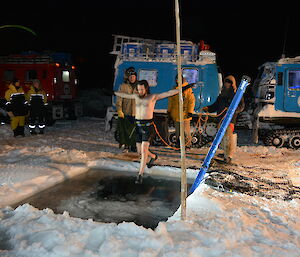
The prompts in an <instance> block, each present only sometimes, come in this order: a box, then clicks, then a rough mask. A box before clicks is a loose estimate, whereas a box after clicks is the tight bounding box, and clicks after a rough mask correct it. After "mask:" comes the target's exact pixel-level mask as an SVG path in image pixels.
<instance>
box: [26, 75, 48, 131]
mask: <svg viewBox="0 0 300 257" xmlns="http://www.w3.org/2000/svg"><path fill="white" fill-rule="evenodd" d="M26 99H27V101H28V103H29V132H30V134H31V135H35V134H36V131H35V128H36V125H38V127H39V134H44V128H45V126H46V120H45V119H46V108H45V105H46V104H47V95H46V92H45V91H44V90H43V88H42V86H41V83H40V81H39V80H38V79H34V80H33V81H32V86H31V87H30V90H29V91H28V92H27V94H26Z"/></svg>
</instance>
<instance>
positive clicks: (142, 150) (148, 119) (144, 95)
mask: <svg viewBox="0 0 300 257" xmlns="http://www.w3.org/2000/svg"><path fill="white" fill-rule="evenodd" d="M137 90H138V94H126V93H121V92H115V95H117V96H119V97H122V98H127V99H134V100H135V118H136V134H137V138H136V143H137V144H136V145H137V150H138V153H139V154H140V155H141V163H140V169H139V174H138V176H137V179H136V181H135V183H136V184H142V181H143V174H144V170H145V167H146V164H147V160H148V157H150V161H149V162H148V164H147V166H148V168H150V167H152V165H153V162H154V161H155V160H156V159H157V155H156V154H154V153H151V152H150V151H149V145H150V142H149V138H150V135H151V131H152V130H153V111H154V107H155V103H156V101H157V100H161V99H163V98H166V97H170V96H173V95H176V94H178V93H179V90H178V89H173V90H169V91H167V92H163V93H160V94H150V89H149V84H148V82H147V81H146V80H141V81H139V82H138V84H137Z"/></svg>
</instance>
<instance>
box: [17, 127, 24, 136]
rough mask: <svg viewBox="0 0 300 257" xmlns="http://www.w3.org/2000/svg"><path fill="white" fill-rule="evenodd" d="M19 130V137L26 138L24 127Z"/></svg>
mask: <svg viewBox="0 0 300 257" xmlns="http://www.w3.org/2000/svg"><path fill="white" fill-rule="evenodd" d="M18 129H19V135H20V136H22V137H25V132H24V126H19V127H18Z"/></svg>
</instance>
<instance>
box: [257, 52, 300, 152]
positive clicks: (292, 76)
mask: <svg viewBox="0 0 300 257" xmlns="http://www.w3.org/2000/svg"><path fill="white" fill-rule="evenodd" d="M254 96H255V106H254V108H255V110H254V113H253V114H254V115H253V118H254V120H253V139H254V142H255V143H257V142H258V140H259V139H262V140H263V141H264V143H265V144H266V145H273V146H276V147H282V146H288V147H291V148H294V149H297V148H300V56H298V57H295V58H282V59H280V60H279V61H278V62H267V63H265V64H263V65H262V66H261V67H260V72H259V75H258V77H257V78H256V80H255V82H254Z"/></svg>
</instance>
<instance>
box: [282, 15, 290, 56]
mask: <svg viewBox="0 0 300 257" xmlns="http://www.w3.org/2000/svg"><path fill="white" fill-rule="evenodd" d="M289 23H290V16H287V17H286V23H285V29H284V39H283V48H282V54H281V58H285V47H286V41H287V36H288V30H289Z"/></svg>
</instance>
